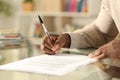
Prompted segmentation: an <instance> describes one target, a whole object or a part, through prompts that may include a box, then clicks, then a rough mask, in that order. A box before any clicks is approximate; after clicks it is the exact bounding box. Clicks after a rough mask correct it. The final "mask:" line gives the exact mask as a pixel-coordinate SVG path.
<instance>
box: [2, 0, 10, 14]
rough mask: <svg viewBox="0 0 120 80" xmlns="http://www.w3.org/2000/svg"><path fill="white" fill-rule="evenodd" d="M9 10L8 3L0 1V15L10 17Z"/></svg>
mask: <svg viewBox="0 0 120 80" xmlns="http://www.w3.org/2000/svg"><path fill="white" fill-rule="evenodd" d="M10 9H11V6H10V4H9V3H7V2H4V1H2V0H0V14H1V13H3V14H5V15H7V16H10V15H11V12H10Z"/></svg>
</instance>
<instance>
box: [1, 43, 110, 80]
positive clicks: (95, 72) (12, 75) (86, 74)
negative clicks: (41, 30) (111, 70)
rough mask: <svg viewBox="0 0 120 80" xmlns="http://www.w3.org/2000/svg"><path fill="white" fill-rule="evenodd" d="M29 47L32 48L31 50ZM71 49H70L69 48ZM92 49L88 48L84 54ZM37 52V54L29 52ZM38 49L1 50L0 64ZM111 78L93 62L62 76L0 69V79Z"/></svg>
mask: <svg viewBox="0 0 120 80" xmlns="http://www.w3.org/2000/svg"><path fill="white" fill-rule="evenodd" d="M32 46H33V45H32ZM31 48H32V49H33V50H32V51H31ZM70 51H71V50H70ZM72 51H74V50H72ZM75 51H76V52H77V54H78V53H79V51H80V52H82V53H83V52H85V50H75ZM90 51H92V50H91V49H88V50H87V51H86V52H85V54H87V53H89V52H90ZM31 52H33V53H37V54H35V55H34V54H32V55H29V54H31ZM39 53H40V52H39V50H38V51H37V50H36V48H35V47H30V48H28V47H22V48H17V49H7V50H1V51H0V55H1V56H2V57H3V58H2V61H1V64H6V63H9V62H13V61H17V60H20V59H24V58H27V57H31V56H36V55H40V54H39ZM88 79H89V80H111V77H110V76H109V75H108V74H106V73H104V72H103V71H102V70H101V69H100V68H99V67H98V66H97V65H96V64H95V63H93V64H90V65H86V66H82V67H80V68H79V69H77V70H75V71H73V72H71V73H69V74H66V75H64V76H52V75H45V74H34V73H26V72H15V71H0V80H88Z"/></svg>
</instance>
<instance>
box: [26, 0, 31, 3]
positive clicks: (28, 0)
mask: <svg viewBox="0 0 120 80" xmlns="http://www.w3.org/2000/svg"><path fill="white" fill-rule="evenodd" d="M27 2H33V0H24V3H27Z"/></svg>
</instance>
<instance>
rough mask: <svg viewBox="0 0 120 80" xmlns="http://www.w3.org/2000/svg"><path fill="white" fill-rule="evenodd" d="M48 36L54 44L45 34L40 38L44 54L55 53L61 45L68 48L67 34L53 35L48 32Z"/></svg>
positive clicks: (68, 38) (68, 37)
mask: <svg viewBox="0 0 120 80" xmlns="http://www.w3.org/2000/svg"><path fill="white" fill-rule="evenodd" d="M50 38H51V39H52V41H53V42H54V44H51V42H50V41H49V39H48V38H47V36H44V37H43V38H42V40H41V41H42V43H41V50H42V51H43V53H45V54H51V55H52V54H56V53H57V52H58V51H59V50H60V49H61V48H62V47H64V48H69V47H70V43H71V41H70V36H69V35H68V34H62V35H55V34H50Z"/></svg>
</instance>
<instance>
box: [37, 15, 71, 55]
mask: <svg viewBox="0 0 120 80" xmlns="http://www.w3.org/2000/svg"><path fill="white" fill-rule="evenodd" d="M38 17H39V20H40V23H41V26H42V28H43V30H44V32H45V34H46V36H44V37H43V38H42V39H41V50H42V51H43V52H44V53H46V54H56V53H57V52H58V51H59V50H60V49H61V48H63V47H64V48H69V47H70V36H69V35H68V34H61V35H56V34H49V33H48V31H47V29H46V27H45V25H44V23H43V21H42V19H41V17H40V16H38Z"/></svg>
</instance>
